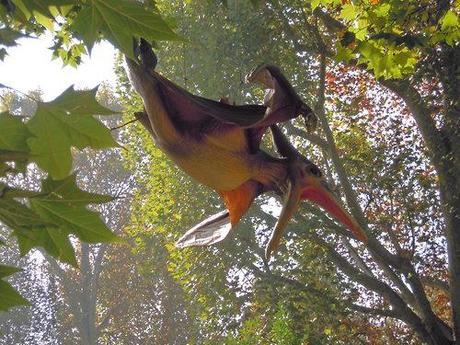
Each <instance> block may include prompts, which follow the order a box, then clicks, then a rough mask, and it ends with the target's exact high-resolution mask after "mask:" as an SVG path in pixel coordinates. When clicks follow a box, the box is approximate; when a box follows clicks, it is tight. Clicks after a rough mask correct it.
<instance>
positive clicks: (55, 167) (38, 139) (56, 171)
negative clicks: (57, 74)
mask: <svg viewBox="0 0 460 345" xmlns="http://www.w3.org/2000/svg"><path fill="white" fill-rule="evenodd" d="M61 116H63V115H60V114H57V116H56V115H55V114H53V113H50V112H49V111H47V110H46V109H43V107H40V105H39V106H38V109H37V113H36V114H35V116H34V117H33V118H32V119H30V120H29V122H28V123H27V127H28V128H29V130H30V131H31V132H32V133H33V134H34V135H35V137H32V138H30V139H28V140H27V143H28V145H29V147H30V150H31V152H32V154H33V155H34V156H35V158H34V160H35V161H36V162H37V164H38V165H39V166H40V167H41V168H42V169H44V170H46V171H47V172H49V173H50V174H51V176H52V177H53V178H55V179H62V178H64V177H65V176H67V175H68V174H69V172H70V169H71V168H72V156H71V152H70V147H71V145H72V143H71V141H70V138H69V135H68V134H67V133H66V128H65V126H64V124H63V123H62V121H60V117H61Z"/></svg>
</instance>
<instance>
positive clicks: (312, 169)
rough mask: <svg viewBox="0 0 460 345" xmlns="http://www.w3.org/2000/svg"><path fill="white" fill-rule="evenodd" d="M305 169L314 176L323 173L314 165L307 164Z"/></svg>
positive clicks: (319, 175)
mask: <svg viewBox="0 0 460 345" xmlns="http://www.w3.org/2000/svg"><path fill="white" fill-rule="evenodd" d="M307 171H308V172H309V173H311V174H312V175H314V176H316V177H321V176H323V174H322V173H321V170H319V168H318V167H317V166H316V165H312V166H309V167H308V168H307Z"/></svg>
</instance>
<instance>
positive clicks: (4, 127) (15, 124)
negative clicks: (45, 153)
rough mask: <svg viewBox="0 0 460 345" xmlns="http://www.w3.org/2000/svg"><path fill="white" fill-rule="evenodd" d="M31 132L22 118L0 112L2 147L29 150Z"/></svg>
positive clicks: (0, 142)
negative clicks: (28, 143)
mask: <svg viewBox="0 0 460 345" xmlns="http://www.w3.org/2000/svg"><path fill="white" fill-rule="evenodd" d="M30 136H31V133H30V132H29V130H28V129H27V127H26V125H25V124H24V123H23V122H22V121H21V119H19V118H17V117H15V116H12V115H10V114H8V113H0V149H2V150H8V151H21V152H29V148H28V146H27V139H28V138H29V137H30Z"/></svg>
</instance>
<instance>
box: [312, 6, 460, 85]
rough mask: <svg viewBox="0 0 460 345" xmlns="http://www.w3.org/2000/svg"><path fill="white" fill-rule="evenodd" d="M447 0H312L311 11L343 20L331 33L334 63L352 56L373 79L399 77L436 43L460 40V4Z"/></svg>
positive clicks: (453, 43) (410, 72) (405, 74)
mask: <svg viewBox="0 0 460 345" xmlns="http://www.w3.org/2000/svg"><path fill="white" fill-rule="evenodd" d="M448 3H449V1H445V2H439V3H437V2H433V1H421V2H416V1H409V2H407V1H400V0H391V1H379V0H371V1H337V0H313V1H311V3H310V5H311V6H310V9H311V11H313V14H315V13H317V14H319V12H322V11H325V12H327V13H334V15H333V16H334V18H335V19H337V20H340V22H341V23H342V24H341V25H342V26H341V28H340V30H339V31H338V32H337V34H336V35H337V36H336V37H334V38H335V39H336V41H337V42H338V43H337V44H336V49H337V55H336V58H337V59H338V61H350V60H351V59H355V60H357V61H358V63H360V64H364V65H366V66H367V68H368V69H369V70H372V72H373V74H374V75H375V77H376V78H380V77H383V78H401V77H404V76H408V75H410V74H412V73H413V72H414V70H415V66H416V64H417V63H418V62H419V61H420V60H421V59H423V57H424V56H425V55H426V53H427V52H428V51H431V50H432V49H434V47H436V46H437V45H439V44H447V45H449V46H452V47H453V46H455V45H456V42H458V41H459V39H460V34H459V32H460V30H459V29H460V22H459V15H460V12H459V11H460V4H459V3H458V1H457V3H456V5H455V6H452V7H451V8H449V5H448ZM315 11H316V12H315ZM329 24H332V23H329Z"/></svg>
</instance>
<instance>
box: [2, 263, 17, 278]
mask: <svg viewBox="0 0 460 345" xmlns="http://www.w3.org/2000/svg"><path fill="white" fill-rule="evenodd" d="M21 271H22V269H20V268H18V267H13V266H6V265H2V264H0V279H1V278H5V277H8V276H10V275H12V274H14V273H17V272H21Z"/></svg>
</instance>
